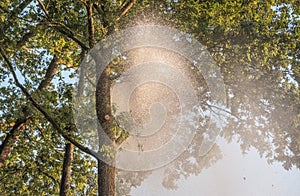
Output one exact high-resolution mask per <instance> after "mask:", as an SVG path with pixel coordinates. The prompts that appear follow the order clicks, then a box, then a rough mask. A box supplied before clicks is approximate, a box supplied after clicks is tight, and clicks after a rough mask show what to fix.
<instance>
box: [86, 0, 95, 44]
mask: <svg viewBox="0 0 300 196" xmlns="http://www.w3.org/2000/svg"><path fill="white" fill-rule="evenodd" d="M86 11H87V17H88V18H87V19H88V32H89V47H90V48H93V47H94V45H95V35H94V34H95V27H94V20H93V4H92V1H91V0H88V1H87V3H86Z"/></svg>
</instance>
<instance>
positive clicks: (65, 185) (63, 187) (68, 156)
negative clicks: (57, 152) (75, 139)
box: [59, 142, 74, 196]
mask: <svg viewBox="0 0 300 196" xmlns="http://www.w3.org/2000/svg"><path fill="white" fill-rule="evenodd" d="M73 151H74V145H73V144H71V143H69V142H68V143H66V146H65V155H64V163H63V168H62V175H61V181H60V191H59V195H60V196H66V195H67V193H68V191H69V189H70V180H71V168H72V160H73Z"/></svg>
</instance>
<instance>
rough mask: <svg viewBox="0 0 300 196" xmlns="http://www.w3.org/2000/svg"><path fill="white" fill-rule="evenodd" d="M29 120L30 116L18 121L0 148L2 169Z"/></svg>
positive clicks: (0, 165)
mask: <svg viewBox="0 0 300 196" xmlns="http://www.w3.org/2000/svg"><path fill="white" fill-rule="evenodd" d="M28 119H29V115H28V116H25V117H24V118H20V119H18V120H17V121H16V123H15V124H14V126H13V127H12V128H11V130H10V131H9V132H8V134H7V135H6V137H5V139H4V141H3V142H2V144H1V146H0V168H1V167H2V166H3V165H4V161H5V160H6V159H7V157H8V154H9V153H10V152H11V151H12V149H13V146H14V144H15V143H16V141H17V140H18V138H19V134H20V132H21V131H22V130H23V127H24V124H25V123H26V121H27V120H28Z"/></svg>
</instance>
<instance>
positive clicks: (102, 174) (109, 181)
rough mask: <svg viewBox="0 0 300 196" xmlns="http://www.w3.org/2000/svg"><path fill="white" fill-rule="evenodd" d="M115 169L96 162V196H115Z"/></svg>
mask: <svg viewBox="0 0 300 196" xmlns="http://www.w3.org/2000/svg"><path fill="white" fill-rule="evenodd" d="M115 175H116V168H115V167H113V166H111V165H109V164H107V163H105V162H103V161H101V160H98V196H116V186H115Z"/></svg>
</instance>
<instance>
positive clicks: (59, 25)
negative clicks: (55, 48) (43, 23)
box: [38, 0, 89, 50]
mask: <svg viewBox="0 0 300 196" xmlns="http://www.w3.org/2000/svg"><path fill="white" fill-rule="evenodd" d="M38 3H39V5H40V7H41V9H42V10H43V12H44V14H45V16H46V19H47V21H48V26H50V27H54V29H56V30H57V31H58V32H60V33H62V34H63V35H65V36H67V37H68V38H70V39H72V40H73V41H75V42H76V43H77V44H78V45H79V46H80V47H81V48H82V49H83V50H88V49H89V48H88V47H87V46H86V45H85V44H84V43H83V42H82V41H80V40H79V39H78V38H76V36H75V33H74V32H73V31H72V30H71V29H70V28H69V27H67V26H66V25H65V24H63V23H61V22H53V21H52V19H51V18H50V17H49V14H48V11H47V9H46V7H45V5H44V3H43V2H42V1H41V0H38Z"/></svg>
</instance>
